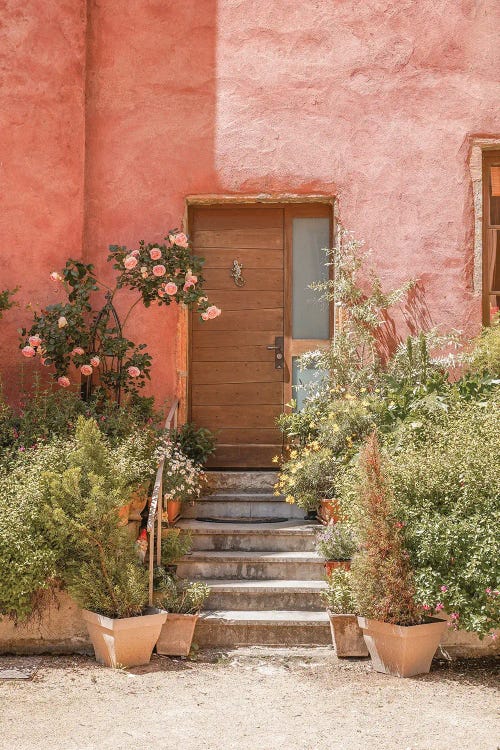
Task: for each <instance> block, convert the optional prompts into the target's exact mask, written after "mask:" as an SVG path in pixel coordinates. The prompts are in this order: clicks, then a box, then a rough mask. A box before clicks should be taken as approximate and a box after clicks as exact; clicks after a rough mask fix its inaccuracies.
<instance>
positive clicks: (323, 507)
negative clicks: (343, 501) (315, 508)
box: [319, 498, 339, 524]
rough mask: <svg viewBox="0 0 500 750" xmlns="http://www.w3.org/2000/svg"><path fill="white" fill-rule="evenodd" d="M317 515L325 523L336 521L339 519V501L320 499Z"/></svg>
mask: <svg viewBox="0 0 500 750" xmlns="http://www.w3.org/2000/svg"><path fill="white" fill-rule="evenodd" d="M319 502H320V510H319V517H320V521H322V522H323V523H325V524H330V523H337V521H338V520H339V503H338V500H328V499H326V498H324V499H323V500H320V501H319Z"/></svg>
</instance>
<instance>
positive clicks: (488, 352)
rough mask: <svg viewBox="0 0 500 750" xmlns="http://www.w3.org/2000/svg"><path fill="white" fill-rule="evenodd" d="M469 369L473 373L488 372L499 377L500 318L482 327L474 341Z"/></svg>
mask: <svg viewBox="0 0 500 750" xmlns="http://www.w3.org/2000/svg"><path fill="white" fill-rule="evenodd" d="M469 371H470V372H471V373H473V374H478V375H481V374H484V373H489V374H490V375H492V376H493V377H495V378H500V320H499V319H498V317H497V319H496V321H495V322H494V323H493V324H492V325H491V326H487V327H486V328H483V331H482V333H481V335H480V336H478V337H477V339H476V341H475V346H474V348H473V350H472V352H471V355H470V360H469Z"/></svg>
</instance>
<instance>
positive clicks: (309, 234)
mask: <svg viewBox="0 0 500 750" xmlns="http://www.w3.org/2000/svg"><path fill="white" fill-rule="evenodd" d="M292 231H293V237H292V239H293V287H292V288H293V299H292V338H294V339H327V338H329V331H330V328H329V310H328V304H327V303H326V302H320V301H319V300H318V297H319V296H320V295H319V294H318V292H313V290H312V289H309V288H308V287H309V284H311V283H312V282H314V281H323V280H325V279H327V278H328V268H327V266H326V265H325V263H326V262H327V260H328V253H327V252H326V251H325V248H328V246H329V244H330V220H329V219H294V220H293V228H292Z"/></svg>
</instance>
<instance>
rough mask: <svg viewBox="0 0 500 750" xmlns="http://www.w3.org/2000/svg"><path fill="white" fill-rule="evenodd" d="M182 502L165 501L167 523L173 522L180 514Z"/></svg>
mask: <svg viewBox="0 0 500 750" xmlns="http://www.w3.org/2000/svg"><path fill="white" fill-rule="evenodd" d="M181 508H182V503H181V501H180V500H168V501H167V519H168V522H169V523H175V522H176V521H177V519H178V518H179V516H180V514H181Z"/></svg>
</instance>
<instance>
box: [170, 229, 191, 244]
mask: <svg viewBox="0 0 500 750" xmlns="http://www.w3.org/2000/svg"><path fill="white" fill-rule="evenodd" d="M168 239H169V240H170V242H171V243H172V245H178V246H179V247H187V246H188V238H187V237H186V235H185V234H184V232H178V233H177V234H169V235H168Z"/></svg>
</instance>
